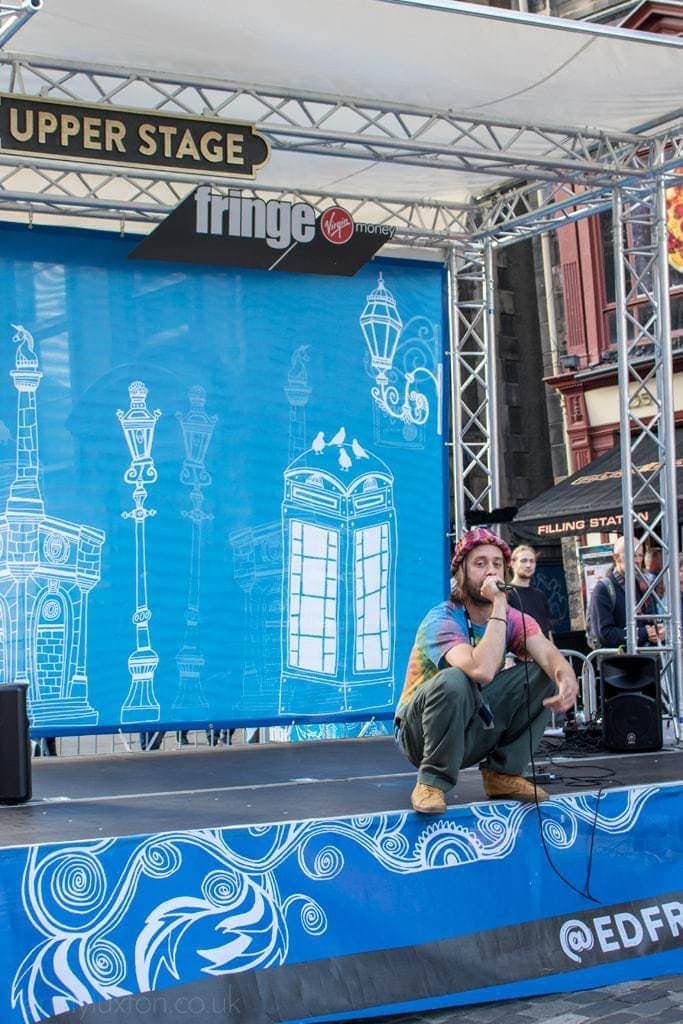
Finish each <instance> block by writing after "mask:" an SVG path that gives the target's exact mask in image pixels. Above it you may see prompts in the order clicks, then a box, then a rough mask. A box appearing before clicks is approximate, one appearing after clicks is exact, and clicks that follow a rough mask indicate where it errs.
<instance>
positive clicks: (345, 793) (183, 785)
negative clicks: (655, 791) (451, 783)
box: [0, 737, 683, 846]
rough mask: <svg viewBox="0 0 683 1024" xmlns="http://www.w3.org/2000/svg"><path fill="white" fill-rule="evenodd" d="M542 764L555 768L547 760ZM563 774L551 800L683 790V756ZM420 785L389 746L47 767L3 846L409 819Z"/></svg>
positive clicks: (471, 781) (230, 752) (472, 783)
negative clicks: (362, 818) (670, 787)
mask: <svg viewBox="0 0 683 1024" xmlns="http://www.w3.org/2000/svg"><path fill="white" fill-rule="evenodd" d="M538 761H539V765H541V766H542V767H543V768H545V767H546V766H547V762H548V759H547V757H545V756H540V757H539V759H538ZM582 762H584V763H582ZM588 762H590V764H593V763H595V765H596V766H597V765H599V766H600V768H596V770H595V771H593V770H592V769H591V768H589V767H587V763H588ZM569 764H571V765H574V766H575V767H568V765H569ZM559 765H560V766H558V767H554V768H553V769H552V770H553V772H554V773H558V774H565V773H566V775H567V777H568V781H567V782H566V783H564V782H562V781H561V780H560V781H559V782H557V783H555V784H548V785H547V786H546V788H547V789H548V792H549V793H550V794H551V795H552V796H558V795H560V794H562V793H565V794H567V793H577V792H586V791H591V790H594V789H596V788H597V786H596V784H595V780H596V779H597V777H598V776H600V781H601V783H602V786H603V788H604V789H614V788H616V787H624V786H634V785H647V784H659V783H669V782H674V781H679V780H680V781H683V750H682V749H679V750H676V749H675V748H670V749H667V750H662V751H659V752H657V753H654V754H631V755H621V756H619V755H615V754H612V755H606V754H605V752H604V751H603V752H602V753H601V754H598V755H596V756H595V757H593V758H592V757H590V756H588V757H582V758H581V759H578V758H577V759H576V760H572V761H569V762H565V761H564V760H561V761H560V762H559ZM610 772H614V775H611V774H610ZM581 776H584V777H587V778H588V782H587V783H586V784H585V785H583V786H581V785H580V781H579V780H580V777H581ZM569 777H571V778H569ZM414 783H415V770H414V769H413V767H412V765H411V764H410V763H409V762H408V761H407V760H406V759H405V757H403V756H402V754H401V753H400V751H398V750H397V748H396V745H395V743H394V742H393V740H392V739H390V738H384V737H377V738H370V739H364V740H360V741H358V740H333V741H325V742H311V743H297V744H292V743H272V744H265V745H263V746H259V745H243V746H233V747H214V748H207V749H206V751H205V752H204V751H203V750H194V749H189V748H180V749H179V750H174V751H171V752H165V751H145V752H140V753H130V754H128V753H127V754H119V755H109V756H105V757H72V758H59V757H56V758H39V759H36V760H34V761H33V799H32V800H31V802H30V803H28V804H24V805H20V806H18V807H10V808H0V815H2V817H1V818H0V821H2V826H3V827H2V830H1V834H0V846H19V845H22V846H23V845H26V846H28V845H33V844H41V843H56V842H65V841H69V842H74V841H77V840H82V839H92V838H96V837H99V836H132V835H140V834H143V833H150V832H167V831H171V830H175V829H196V828H228V827H231V826H234V825H253V824H267V823H270V822H274V821H297V820H303V819H308V818H320V819H322V818H335V817H343V816H344V815H358V814H385V813H389V812H399V811H403V812H405V811H409V810H410V792H411V790H412V788H413V785H414ZM486 800H487V798H486V796H485V794H484V792H483V789H482V787H481V781H480V774H479V771H478V770H477V769H476V768H469V769H466V770H465V771H463V772H462V773H461V776H460V781H459V783H458V787H457V789H456V790H452V791H451V793H450V794H449V796H448V802H449V805H450V806H452V807H453V808H463V807H464V806H465V805H467V804H471V803H475V802H483V801H486ZM431 820H436V819H431V818H427V819H425V821H427V822H428V821H431Z"/></svg>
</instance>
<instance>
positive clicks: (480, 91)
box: [4, 0, 683, 201]
mask: <svg viewBox="0 0 683 1024" xmlns="http://www.w3.org/2000/svg"><path fill="white" fill-rule="evenodd" d="M10 47H11V52H12V53H18V54H22V55H31V61H32V63H36V64H40V63H42V62H44V63H46V64H50V63H52V64H54V65H57V66H62V65H63V64H64V63H69V62H72V63H75V64H76V65H82V66H83V67H85V68H92V67H93V66H94V65H106V66H110V67H113V68H116V69H118V70H122V69H130V68H132V69H138V70H140V69H145V70H148V71H150V72H152V77H154V78H156V79H158V80H166V81H168V80H176V79H181V80H182V79H186V80H187V82H188V83H192V82H196V83H205V85H206V86H208V87H210V86H211V83H212V82H214V81H215V83H216V84H217V85H218V83H234V84H237V85H240V86H249V87H251V86H258V92H259V93H260V94H266V93H268V91H269V90H272V91H273V93H274V94H275V95H277V96H279V97H281V96H282V95H283V93H285V94H286V95H299V96H303V97H304V98H305V97H306V96H310V98H311V102H310V103H309V110H310V112H311V114H312V116H313V117H314V118H317V117H318V116H319V109H320V108H318V107H317V105H316V103H315V99H316V98H318V99H324V98H325V97H327V98H329V99H330V100H335V99H336V98H342V99H343V100H344V101H345V109H344V110H343V111H338V112H337V113H336V115H331V116H330V117H329V119H328V120H327V121H325V122H323V124H322V125H320V129H321V132H323V133H324V130H325V127H326V125H331V126H333V128H334V131H335V132H336V133H339V132H347V133H353V132H356V133H358V135H359V137H360V138H364V139H365V140H367V139H368V138H369V137H376V138H377V139H378V142H381V141H382V139H383V137H384V138H386V136H383V128H382V127H381V126H378V125H377V122H374V123H371V124H368V123H367V121H363V119H359V118H358V117H356V116H354V113H353V109H348V105H347V101H349V100H361V101H363V104H361V106H363V105H367V107H368V108H372V109H373V110H374V108H375V107H377V106H378V105H379V106H386V107H388V108H390V110H391V111H397V110H399V109H400V108H401V107H407V108H411V110H413V111H414V113H406V114H405V116H404V124H405V126H406V131H407V133H408V135H409V136H410V137H411V139H412V140H414V141H415V143H416V144H417V145H416V149H415V151H414V152H413V153H409V154H408V156H407V158H406V162H400V161H399V162H396V161H394V162H391V158H390V162H384V159H385V157H386V155H387V152H388V151H385V150H384V149H380V148H378V149H377V150H376V151H375V152H374V153H359V152H352V150H350V149H349V148H348V147H347V146H345V145H344V144H343V143H339V141H338V140H336V141H335V139H329V140H327V141H325V139H324V138H323V142H322V144H321V146H319V147H317V150H316V148H315V147H311V148H310V150H309V152H307V154H306V156H305V158H302V154H301V147H299V148H298V149H297V148H296V139H294V140H292V138H289V139H288V138H287V136H283V139H282V141H283V143H284V144H285V145H290V146H291V145H294V146H295V150H294V151H285V150H283V149H281V148H279V146H280V142H279V140H278V137H277V136H271V141H273V143H274V149H273V154H272V157H271V160H270V162H269V164H268V165H267V166H266V167H265V168H263V169H262V170H261V171H260V172H259V174H258V177H257V181H258V183H260V184H263V185H266V184H272V185H276V186H281V187H285V186H297V187H299V188H302V189H305V188H311V189H316V190H318V191H323V190H331V191H333V190H339V191H345V192H347V193H353V194H357V195H364V196H372V195H381V196H386V197H392V196H404V197H413V198H429V199H430V200H433V199H437V200H441V201H468V200H469V199H470V197H472V196H473V195H476V194H479V193H481V192H482V191H484V190H488V189H491V188H493V187H494V186H495V185H496V184H497V183H500V182H503V181H506V180H508V179H509V178H510V174H511V166H512V164H511V163H509V164H506V163H505V162H496V160H498V161H500V158H501V156H505V157H506V158H509V160H510V161H512V160H513V159H517V158H519V159H520V161H523V160H525V159H527V158H528V157H529V156H535V157H541V156H542V157H543V158H544V159H548V160H550V161H552V160H553V159H556V158H559V157H562V156H563V155H565V154H566V155H567V156H568V157H569V156H571V153H570V152H569V149H568V148H567V146H566V143H564V142H563V141H561V140H559V139H558V138H556V137H555V136H553V137H549V136H546V137H540V136H539V135H538V134H532V133H528V132H525V131H520V130H519V127H520V126H539V125H540V126H550V127H551V128H552V129H553V131H555V132H557V131H558V130H559V129H561V128H563V127H565V128H567V130H568V132H569V133H571V132H576V131H580V130H583V129H587V128H588V129H594V130H599V131H604V132H607V133H609V134H612V135H614V134H619V133H626V132H631V131H632V130H633V129H634V128H636V127H637V126H639V125H641V126H642V125H651V124H652V123H655V124H662V125H663V126H665V127H667V128H669V129H670V128H671V121H672V120H674V119H675V118H676V117H679V118H680V114H681V107H680V98H681V96H682V95H683V39H680V38H675V37H671V36H655V35H649V34H645V33H638V32H631V31H623V30H620V29H614V28H605V27H602V26H596V25H592V24H588V23H585V22H575V21H562V20H559V19H549V18H542V17H538V16H531V15H523V14H519V13H516V12H515V13H512V12H507V11H500V10H495V9H492V8H489V7H484V6H476V5H473V4H465V3H456V2H449V0H440V2H437V0H422V2H419V0H416V2H410V0H287V2H286V3H283V2H282V0H249V2H248V3H240V4H233V3H226V2H225V0H196V2H195V3H194V4H190V3H186V2H182V3H181V2H178V0H176V2H173V0H45V3H44V7H43V9H42V10H41V11H39V12H38V13H37V14H36V15H35V16H34V17H32V18H31V19H30V20H29V21H28V22H27V23H26V25H25V26H24V27H23V28H21V29H20V30H19V31H18V32H17V33H16V34H15V35H14V37H13V38H12V40H11V44H10ZM9 56H10V54H9V53H8V52H7V51H5V58H7V57H9ZM4 87H5V88H6V86H4ZM40 88H41V82H40V80H35V81H34V80H32V79H31V77H30V76H28V78H27V80H26V81H25V83H24V85H23V89H24V91H26V92H38V91H39V90H40ZM70 88H71V91H72V95H71V98H74V99H81V100H85V101H89V100H91V99H93V98H95V95H96V94H94V93H92V92H91V93H90V94H89V93H88V89H87V88H86V87H84V95H79V96H74V95H73V83H71V84H70ZM50 94H51V95H52V96H54V97H55V98H57V97H58V96H59V92H58V91H55V90H54V89H51V90H50ZM62 98H68V97H67V96H64V95H62ZM107 100H108V101H109V102H113V103H116V104H119V105H121V106H137V105H139V106H149V105H150V103H149V100H148V99H146V97H145V95H144V91H143V90H142V89H141V86H140V83H139V81H138V82H136V83H135V84H134V85H131V86H130V87H129V88H128V89H122V90H120V91H119V92H118V93H117V94H116V96H114V97H113V98H112V99H111V100H109V99H108V98H107ZM183 102H185V103H187V98H186V95H184V97H183ZM194 102H195V105H196V110H197V112H201V111H202V110H203V108H204V102H203V100H202V97H201V95H196V94H195V100H194ZM278 102H279V101H278ZM351 106H352V107H353V106H354V105H353V104H352V105H351ZM355 106H356V107H357V106H358V105H357V104H355ZM164 109H166V110H167V111H172V110H174V109H176V110H177V109H178V107H177V106H175V107H174V103H173V101H169V102H168V104H167V105H166V106H165V108H164ZM419 111H424V112H425V114H427V113H428V112H429V111H436V112H449V113H450V114H451V115H452V114H456V115H458V116H461V117H462V118H465V119H469V118H471V119H473V123H474V127H472V128H471V129H469V131H470V134H469V137H468V135H467V132H466V134H465V136H464V137H463V136H462V135H459V138H458V144H459V145H460V147H461V148H462V149H464V150H465V151H467V150H468V149H469V150H472V151H473V152H474V153H475V155H474V157H473V158H472V159H468V160H466V161H465V166H459V167H457V168H454V167H453V166H448V167H439V166H437V165H436V161H434V160H432V159H431V158H428V154H425V152H424V148H423V149H422V150H421V149H420V145H421V146H423V147H424V146H425V144H426V143H427V142H429V143H433V144H434V145H435V146H436V145H440V146H442V147H447V146H451V145H452V139H453V136H454V134H455V133H454V131H453V128H452V126H445V125H443V124H441V125H436V126H435V125H433V124H432V125H430V124H428V123H427V122H426V121H424V122H422V121H421V119H420V115H419ZM185 112H187V110H185ZM224 116H226V117H228V118H241V119H244V120H258V119H259V118H260V119H261V130H262V131H264V134H267V135H268V134H269V128H271V127H273V126H275V127H277V126H278V125H280V126H281V127H283V128H284V129H287V128H288V121H287V108H286V105H285V106H284V107H279V108H277V109H272V110H271V111H270V112H269V114H268V116H264V115H263V110H262V108H259V109H257V107H256V106H255V104H254V101H253V98H252V97H249V96H245V97H242V98H239V99H237V100H236V101H234V102H232V103H231V105H230V107H229V109H227V108H226V111H225V114H224ZM392 116H393V115H392ZM488 120H491V121H499V120H502V121H509V122H511V126H510V127H508V128H505V127H503V128H501V129H499V130H498V131H497V132H496V133H495V143H492V142H491V133H490V132H489V130H488V129H487V127H486V126H485V125H481V124H480V122H481V121H488ZM297 123H298V122H297ZM423 124H424V129H423V128H422V127H421V126H422V125H423ZM289 130H290V131H291V130H292V129H291V126H290V127H289ZM647 130H650V129H647ZM325 146H326V147H327V148H326V149H325ZM482 147H483V148H482ZM486 147H489V152H490V153H491V154H493V159H492V160H489V159H488V156H487V152H486ZM479 149H481V154H482V155H481V157H478V156H477V155H476V151H478V150H479ZM323 150H324V151H323ZM340 150H341V151H342V153H345V154H346V155H334V154H335V152H336V154H339V152H340ZM349 153H352V155H349ZM333 156H334V158H333ZM408 160H409V161H410V162H408ZM482 171H484V172H485V173H482Z"/></svg>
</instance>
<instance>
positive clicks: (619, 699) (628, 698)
mask: <svg viewBox="0 0 683 1024" xmlns="http://www.w3.org/2000/svg"><path fill="white" fill-rule="evenodd" d="M600 694H601V697H602V737H603V740H604V743H605V746H606V747H607V749H608V750H614V751H618V752H619V753H630V752H632V751H641V750H661V748H662V742H663V738H662V699H661V693H660V687H659V661H658V659H657V657H656V656H650V655H647V654H614V655H606V656H605V657H604V658H601V659H600Z"/></svg>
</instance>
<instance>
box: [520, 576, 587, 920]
mask: <svg viewBox="0 0 683 1024" xmlns="http://www.w3.org/2000/svg"><path fill="white" fill-rule="evenodd" d="M512 593H514V595H515V597H516V598H517V603H518V605H519V612H520V614H521V616H522V631H523V635H524V653H525V655H526V654H527V649H526V641H527V635H526V614H525V612H524V608H523V607H522V600H521V598H520V596H519V594H518V593H517V591H516V590H514V588H513V587H510V588H509V590H508V591H507V594H508V600H509V595H510V594H512ZM511 607H512V605H511ZM524 677H525V681H524V691H525V695H526V712H527V726H526V727H527V730H528V733H529V761H530V763H531V778H532V781H533V787H534V803H535V805H536V814H537V816H538V831H539V835H540V837H541V845H542V846H543V852H544V854H545V858H546V860H547V862H548V864H549V865H550V867H551V869H552V870H553V872H554V873H555V874H556V875H557V877H558V878H559V879H560V881H561V882H563V883H564V884H565V885H566V886H567V887H568V888H569V889H571V890H572V892H575V893H576V894H577V896H582V897H583V898H584V899H587V900H590V901H591V902H592V903H595V904H597V905H598V906H599V905H601V903H602V901H601V900H599V899H597V898H596V897H595V896H593V895H592V893H591V891H590V880H591V873H592V867H593V847H594V843H595V833H596V831H597V825H598V815H599V806H600V799H601V796H602V783H598V795H597V799H596V801H595V814H594V817H593V825H592V828H591V834H590V840H589V846H588V862H587V865H586V881H585V883H584V888H583V889H579V888H578V886H576V885H574V883H573V882H572V881H570V879H568V878H567V877H566V875H564V874H563V873H562V872H561V871H560V869H559V868H558V867H557V865H556V864H555V862H554V861H553V859H552V857H551V855H550V850H549V849H548V844H547V841H546V838H545V834H544V831H543V815H542V814H541V805H540V803H539V799H538V786H537V783H536V774H537V773H536V760H535V755H534V744H533V739H532V736H531V683H530V682H529V661H528V658H527V657H525V659H524Z"/></svg>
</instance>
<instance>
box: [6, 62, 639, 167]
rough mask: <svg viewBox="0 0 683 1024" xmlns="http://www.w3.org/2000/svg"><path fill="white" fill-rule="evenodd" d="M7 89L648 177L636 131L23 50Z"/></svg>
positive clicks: (332, 138) (442, 162)
mask: <svg viewBox="0 0 683 1024" xmlns="http://www.w3.org/2000/svg"><path fill="white" fill-rule="evenodd" d="M0 85H1V86H2V88H3V89H4V90H5V91H9V92H17V93H25V94H28V95H40V96H44V97H46V98H48V97H49V98H51V99H62V100H70V101H73V102H83V103H89V104H92V103H103V104H115V105H117V106H123V107H132V108H134V109H151V110H155V111H159V112H164V113H167V114H168V113H182V114H190V115H193V116H199V117H206V116H210V117H214V118H225V119H227V120H244V121H248V122H249V123H251V124H254V125H255V126H256V128H257V129H258V130H259V131H260V132H262V133H263V134H264V135H266V136H267V137H268V139H269V141H270V143H271V145H272V146H273V147H274V148H275V149H280V150H285V151H286V150H290V151H296V152H297V153H298V154H302V153H315V154H324V155H337V156H344V157H347V158H357V159H363V160H373V161H376V160H381V161H383V162H389V163H396V164H417V165H419V166H422V167H424V166H430V167H436V168H440V169H443V170H450V171H465V172H470V173H472V172H475V173H478V174H492V175H496V176H497V177H500V176H501V174H507V175H509V176H510V177H511V178H517V179H529V178H533V179H536V180H545V181H558V180H563V181H574V182H576V183H579V184H584V185H590V186H591V187H595V186H596V185H599V184H602V185H609V184H614V183H616V182H618V181H619V180H621V179H623V178H624V177H631V176H635V177H638V176H641V175H645V174H647V171H648V168H649V167H650V166H651V163H652V160H651V155H652V154H651V153H650V152H649V149H650V141H649V139H648V138H647V137H646V136H644V135H643V134H637V133H629V132H615V133H608V132H604V131H599V130H597V129H588V128H586V129H580V130H579V129H574V128H568V127H566V126H563V125H540V126H539V125H531V124H526V123H523V122H517V121H514V120H504V119H490V118H475V117H471V116H465V115H464V114H458V113H455V112H453V111H450V110H439V111H434V110H432V109H430V108H427V107H419V106H412V105H407V104H397V103H386V102H381V101H375V100H371V99H364V98H352V97H340V96H330V95H328V94H325V93H320V94H319V93H312V92H291V91H288V90H286V89H283V88H277V87H265V86H258V85H244V84H241V83H233V82H229V81H225V82H223V81H219V80H215V79H206V80H197V79H194V78H188V77H184V76H179V75H173V76H167V75H161V74H160V73H155V72H149V71H144V70H133V69H129V68H121V67H116V66H107V65H90V66H85V67H84V66H83V65H81V64H77V63H73V62H68V61H60V62H51V61H47V60H46V59H45V58H40V57H35V56H30V55H9V54H8V55H7V56H6V57H4V58H3V59H2V60H1V61H0Z"/></svg>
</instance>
